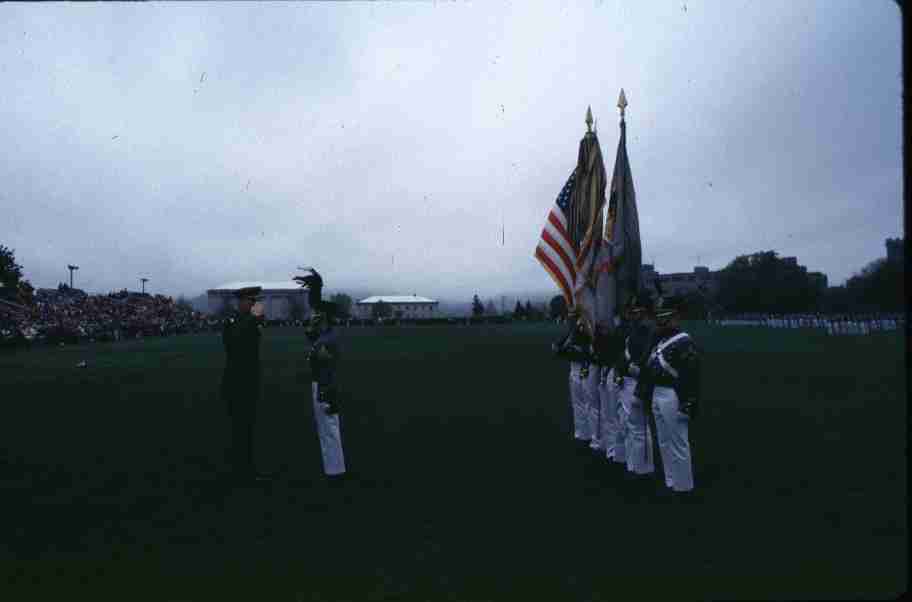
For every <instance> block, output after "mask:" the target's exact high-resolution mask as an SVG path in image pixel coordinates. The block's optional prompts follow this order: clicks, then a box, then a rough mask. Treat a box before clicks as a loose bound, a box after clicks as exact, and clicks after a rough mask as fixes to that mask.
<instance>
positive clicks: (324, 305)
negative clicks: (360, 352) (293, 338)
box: [295, 269, 345, 477]
mask: <svg viewBox="0 0 912 602" xmlns="http://www.w3.org/2000/svg"><path fill="white" fill-rule="evenodd" d="M295 280H296V281H297V282H299V283H300V284H302V285H303V286H307V287H308V288H309V290H308V301H309V302H310V307H311V316H310V321H309V322H308V324H307V329H306V331H305V333H306V335H307V338H308V339H310V342H311V345H312V346H311V349H310V352H309V353H308V355H307V359H308V362H309V363H310V374H311V394H310V396H311V399H312V400H313V413H314V420H315V421H316V425H317V436H318V437H319V439H320V453H321V455H322V458H323V472H324V473H325V474H326V475H327V476H329V477H340V476H341V475H344V474H345V454H344V452H343V450H342V430H341V428H342V424H341V423H342V421H341V417H340V416H339V405H340V403H339V396H338V390H337V387H336V384H337V374H336V372H337V368H336V367H337V364H338V362H339V342H338V340H337V339H336V332H335V330H334V329H333V322H334V320H335V309H336V306H335V303H331V302H329V301H323V300H322V298H321V297H322V290H323V279H322V277H321V276H320V274H318V273H317V271H316V270H314V269H311V270H310V274H309V275H307V276H296V277H295Z"/></svg>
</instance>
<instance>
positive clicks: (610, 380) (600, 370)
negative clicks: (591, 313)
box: [592, 324, 624, 462]
mask: <svg viewBox="0 0 912 602" xmlns="http://www.w3.org/2000/svg"><path fill="white" fill-rule="evenodd" d="M622 341H623V339H622V338H621V335H620V334H619V333H617V331H615V332H611V331H610V329H609V328H608V325H606V324H596V327H595V337H594V338H593V342H592V357H593V360H592V361H593V371H594V372H595V373H596V374H597V380H596V385H595V396H594V398H593V402H594V403H593V406H594V408H593V410H594V412H595V418H596V420H595V425H594V432H595V433H596V434H597V441H598V446H597V447H596V446H593V447H594V448H596V449H598V450H604V452H605V456H606V457H607V458H608V460H609V461H610V460H614V461H615V462H623V461H624V460H623V454H624V448H623V441H622V440H619V439H618V437H619V435H620V433H619V431H618V429H619V423H618V409H617V404H618V400H617V386H616V385H615V382H614V363H615V361H616V359H617V355H618V353H619V348H620V345H621V344H622ZM593 441H596V439H593ZM619 458H620V459H619Z"/></svg>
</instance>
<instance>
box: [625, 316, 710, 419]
mask: <svg viewBox="0 0 912 602" xmlns="http://www.w3.org/2000/svg"><path fill="white" fill-rule="evenodd" d="M680 332H681V331H680V330H677V329H673V330H671V331H669V332H666V333H663V334H662V335H661V336H659V335H655V336H653V339H652V341H651V342H650V344H649V347H648V352H647V353H648V354H647V355H645V356H644V358H645V359H644V361H643V363H642V364H641V365H640V379H639V381H638V382H637V388H636V390H635V391H634V394H635V395H636V396H637V397H639V398H640V399H642V400H644V401H647V402H651V401H652V393H653V390H654V389H655V387H657V386H659V387H671V388H673V389H674V390H675V393H676V394H677V396H678V400H679V402H680V405H681V407H682V409H683V408H685V407H689V408H692V409H693V410H694V411H695V410H696V408H697V404H698V403H699V399H700V352H699V349H698V348H697V346H696V344H695V343H694V342H693V339H691V338H690V336H687V337H686V338H682V339H680V340H678V341H676V342H674V343H672V344H671V345H669V346H668V347H665V349H664V350H663V351H662V357H663V358H664V359H665V362H666V363H667V364H668V365H670V366H671V367H672V369H674V370H675V372H677V377H675V376H673V375H672V374H671V373H670V372H669V371H668V370H666V369H665V368H664V367H663V366H662V365H661V362H659V361H658V359H656V358H654V357H653V351H655V349H656V347H658V346H659V345H661V344H662V342H663V341H667V340H668V339H670V338H671V337H673V336H676V335H677V334H679V333H680Z"/></svg>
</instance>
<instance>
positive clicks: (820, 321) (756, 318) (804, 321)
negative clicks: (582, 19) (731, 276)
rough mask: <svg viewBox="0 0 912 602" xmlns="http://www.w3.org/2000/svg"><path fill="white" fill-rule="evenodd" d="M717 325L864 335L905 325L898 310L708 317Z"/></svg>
mask: <svg viewBox="0 0 912 602" xmlns="http://www.w3.org/2000/svg"><path fill="white" fill-rule="evenodd" d="M709 322H710V323H711V324H714V325H716V326H760V327H764V328H792V329H794V328H817V329H821V330H824V331H826V333H827V334H828V335H848V334H860V335H866V334H871V333H874V332H884V331H896V330H903V329H904V328H905V315H904V314H900V313H868V314H835V315H833V314H827V315H824V314H738V315H732V316H720V317H716V318H713V319H711V320H709Z"/></svg>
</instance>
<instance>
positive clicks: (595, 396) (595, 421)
mask: <svg viewBox="0 0 912 602" xmlns="http://www.w3.org/2000/svg"><path fill="white" fill-rule="evenodd" d="M600 372H601V367H600V366H596V365H594V364H590V365H589V376H587V377H586V378H585V380H583V381H582V382H583V395H585V400H586V422H587V427H586V428H587V431H588V432H589V436H590V441H589V447H591V448H592V449H602V439H601V435H602V427H601V422H602V405H601V387H599V374H600Z"/></svg>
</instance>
